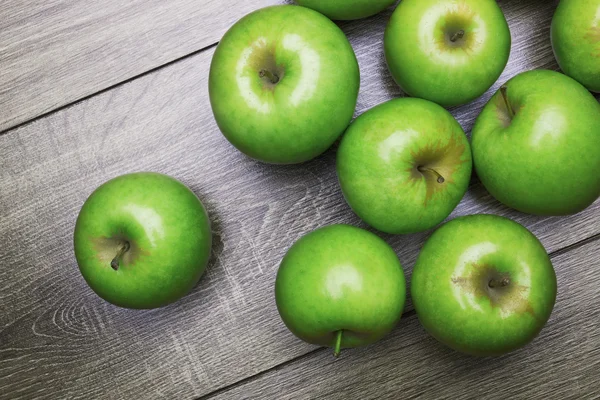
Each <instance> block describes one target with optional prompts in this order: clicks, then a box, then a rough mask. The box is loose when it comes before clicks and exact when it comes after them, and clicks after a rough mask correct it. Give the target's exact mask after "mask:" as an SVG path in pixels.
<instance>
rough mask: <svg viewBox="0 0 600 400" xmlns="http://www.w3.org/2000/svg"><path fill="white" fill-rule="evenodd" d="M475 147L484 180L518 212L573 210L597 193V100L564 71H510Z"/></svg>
mask: <svg viewBox="0 0 600 400" xmlns="http://www.w3.org/2000/svg"><path fill="white" fill-rule="evenodd" d="M471 146H472V149H473V161H474V165H475V170H476V172H477V175H479V178H480V179H481V182H482V183H483V184H484V186H485V187H486V188H487V190H488V191H489V192H490V193H491V194H492V196H494V197H495V198H496V199H498V200H499V201H501V202H502V203H504V204H506V205H507V206H509V207H512V208H514V209H517V210H519V211H522V212H525V213H530V214H537V215H567V214H574V213H577V212H579V211H581V210H583V209H585V208H586V207H588V206H589V205H590V204H592V203H593V202H594V201H595V200H596V199H597V198H598V196H599V195H600V179H599V178H598V174H597V173H596V171H598V170H600V104H598V101H597V100H596V99H594V97H593V96H592V95H591V94H590V92H588V91H587V90H586V89H585V88H584V87H583V86H581V85H580V84H579V83H577V82H576V81H575V80H573V79H571V78H569V77H568V76H566V75H563V74H560V73H558V72H554V71H547V70H535V71H529V72H524V73H522V74H520V75H517V76H516V77H514V78H512V79H511V80H510V81H508V83H506V85H504V86H503V87H502V88H501V89H500V90H499V91H498V92H497V93H496V94H495V95H494V96H493V97H492V98H491V99H490V101H489V102H488V104H486V106H485V107H484V108H483V111H482V112H481V114H480V115H479V117H478V118H477V120H476V122H475V125H474V127H473V131H472V142H471Z"/></svg>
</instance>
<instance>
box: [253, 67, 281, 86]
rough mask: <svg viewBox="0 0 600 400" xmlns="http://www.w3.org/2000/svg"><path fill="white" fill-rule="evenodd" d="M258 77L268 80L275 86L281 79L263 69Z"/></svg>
mask: <svg viewBox="0 0 600 400" xmlns="http://www.w3.org/2000/svg"><path fill="white" fill-rule="evenodd" d="M258 76H260V77H261V78H267V79H268V80H269V81H270V82H271V83H272V84H273V85H275V84H276V83H277V82H279V77H278V76H277V75H275V74H274V73H272V72H271V71H269V70H267V69H261V70H260V72H259V73H258Z"/></svg>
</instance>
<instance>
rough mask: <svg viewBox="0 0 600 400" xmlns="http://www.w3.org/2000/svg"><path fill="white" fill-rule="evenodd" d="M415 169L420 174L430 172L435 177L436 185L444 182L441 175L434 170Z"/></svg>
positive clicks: (425, 168)
mask: <svg viewBox="0 0 600 400" xmlns="http://www.w3.org/2000/svg"><path fill="white" fill-rule="evenodd" d="M417 169H418V170H419V172H421V173H422V172H432V173H433V174H434V175H436V176H437V183H444V182H446V180H445V179H444V177H443V176H442V175H440V173H439V172H437V171H436V170H435V169H432V168H427V167H417Z"/></svg>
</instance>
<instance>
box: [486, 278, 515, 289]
mask: <svg viewBox="0 0 600 400" xmlns="http://www.w3.org/2000/svg"><path fill="white" fill-rule="evenodd" d="M509 284H510V279H508V278H504V279H502V280H497V279H492V280H491V281H489V283H488V286H489V287H491V288H492V289H493V288H497V287H505V286H508V285H509Z"/></svg>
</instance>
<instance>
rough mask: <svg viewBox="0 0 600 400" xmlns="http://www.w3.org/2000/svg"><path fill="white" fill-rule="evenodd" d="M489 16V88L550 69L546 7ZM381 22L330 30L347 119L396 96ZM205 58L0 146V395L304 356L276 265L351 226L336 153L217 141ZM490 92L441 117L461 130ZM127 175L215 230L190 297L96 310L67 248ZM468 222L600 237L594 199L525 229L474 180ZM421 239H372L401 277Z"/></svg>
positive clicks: (170, 388)
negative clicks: (349, 105) (340, 51)
mask: <svg viewBox="0 0 600 400" xmlns="http://www.w3.org/2000/svg"><path fill="white" fill-rule="evenodd" d="M502 6H503V7H504V8H505V11H506V13H507V16H508V19H509V21H510V24H511V26H512V27H513V36H514V37H515V39H516V40H515V43H514V45H513V48H514V51H513V56H512V58H511V60H510V63H509V66H508V68H507V70H506V71H505V74H504V76H503V78H502V80H504V79H506V78H507V77H509V76H512V75H515V74H516V73H517V72H519V71H522V70H525V69H530V68H532V67H536V66H546V67H556V65H555V63H554V61H553V56H552V52H551V48H550V44H549V40H548V37H547V35H546V34H545V33H544V34H540V33H539V31H540V30H545V29H546V27H547V26H548V24H549V21H550V18H551V15H552V11H553V10H552V8H553V6H552V5H548V4H546V5H542V4H540V3H539V2H536V1H535V0H531V1H526V2H519V3H517V2H511V1H508V0H506V1H504V2H502ZM388 18H389V12H388V13H387V14H382V15H379V16H376V17H373V18H370V19H367V20H363V21H356V22H351V23H344V24H342V26H343V28H344V30H345V31H346V33H347V34H348V36H349V37H350V39H351V42H352V44H353V46H354V48H355V49H356V51H357V54H358V58H359V63H360V66H361V70H362V78H361V81H362V90H361V95H360V99H359V106H358V109H357V114H359V113H361V112H363V111H365V110H366V109H368V108H370V107H372V106H374V105H375V104H378V103H380V102H382V101H385V100H387V99H389V98H392V97H394V96H397V95H399V94H400V92H399V90H398V89H397V87H396V86H395V85H394V84H393V82H392V81H391V79H390V77H389V74H388V73H387V71H386V67H385V62H384V60H383V54H382V43H381V38H382V36H383V29H384V27H385V22H386V21H387V19H388ZM211 56H212V50H210V51H206V52H202V53H200V54H196V55H194V56H193V57H189V58H186V59H184V60H182V61H180V62H177V63H174V64H172V65H170V66H168V67H166V68H163V69H160V70H158V71H155V72H154V73H152V74H149V75H146V76H143V77H141V78H139V79H136V80H133V81H131V82H128V83H127V84H124V85H122V86H119V87H117V88H115V89H113V90H110V91H107V92H105V93H102V94H100V95H98V96H94V97H92V98H90V99H88V100H86V101H84V102H81V103H78V104H76V105H74V106H72V107H69V108H67V109H64V110H61V111H60V112H57V113H54V114H52V115H50V116H48V117H46V118H43V119H40V120H37V121H34V122H32V123H31V124H27V125H25V126H22V127H20V128H18V129H15V130H14V131H11V132H10V133H9V134H7V135H4V136H0V188H2V190H1V191H0V237H1V238H2V247H1V248H0V263H1V264H2V265H3V268H2V269H0V398H7V399H8V398H10V399H15V398H31V397H39V398H44V397H47V398H69V397H85V398H98V397H100V398H123V397H125V398H128V397H142V398H148V397H167V398H191V397H194V396H202V395H205V394H208V393H210V392H212V391H214V390H217V389H219V388H222V387H225V386H227V385H231V384H232V383H234V382H236V381H239V380H241V379H244V378H247V377H249V376H252V375H254V374H256V373H259V372H261V371H264V370H267V369H269V368H271V367H274V366H276V365H278V364H280V363H282V362H285V361H287V360H291V359H294V358H295V357H298V356H300V355H302V354H306V353H307V352H310V351H312V350H313V349H314V347H312V346H309V345H307V344H304V343H302V342H300V341H298V340H297V339H295V338H294V337H293V336H292V335H291V334H290V333H289V332H288V331H287V330H286V329H285V327H284V326H283V324H282V323H281V321H280V319H279V317H278V315H277V311H276V309H275V305H274V298H273V282H274V278H275V272H276V270H277V266H278V263H279V261H280V259H281V257H282V256H283V254H284V253H285V251H286V249H287V248H288V247H289V246H290V245H291V244H292V243H293V242H294V241H295V240H296V239H298V238H299V237H300V236H301V235H302V234H304V233H306V232H308V231H310V230H312V229H315V228H317V227H320V226H323V225H326V224H331V223H338V222H345V223H351V224H356V225H359V226H364V225H363V224H361V223H360V221H358V219H357V218H356V217H355V216H354V215H353V214H352V212H351V211H350V209H349V207H348V206H347V205H346V204H345V202H344V200H343V197H342V195H341V193H340V191H339V188H338V184H337V179H336V175H335V168H334V166H335V150H334V149H332V150H331V151H329V152H327V153H326V154H324V155H323V156H321V157H319V158H318V159H316V160H314V161H312V162H309V163H306V164H304V165H296V166H270V165H264V164H260V163H258V162H255V161H253V160H250V159H248V158H246V157H244V156H243V155H241V154H240V153H239V152H237V151H236V150H235V149H233V148H232V147H231V146H230V145H229V144H228V143H227V142H226V141H225V139H224V138H223V137H222V135H221V134H220V133H219V132H218V129H217V127H216V125H215V123H214V121H213V118H212V114H211V111H210V106H209V104H208V95H207V75H208V67H209V63H210V58H211ZM497 86H498V85H496V87H497ZM490 95H491V92H488V93H487V94H486V95H485V96H484V97H483V98H482V99H480V100H478V101H476V102H475V103H473V104H472V105H471V106H464V107H459V108H456V109H454V110H453V113H454V115H455V116H457V117H458V119H459V121H460V122H461V123H462V124H463V126H464V127H465V129H467V130H470V127H471V125H472V123H473V120H474V118H475V116H476V115H477V114H478V112H479V111H480V109H481V107H482V105H483V103H484V102H485V100H486V99H487V98H489V96H490ZM139 170H153V171H158V172H163V173H167V174H171V175H173V176H175V177H177V178H179V179H181V180H182V181H183V182H185V183H186V184H188V185H189V186H190V187H191V188H192V189H193V190H194V191H195V192H196V193H197V194H198V195H199V196H200V197H201V198H202V199H203V201H204V202H205V204H206V205H207V208H208V211H209V213H210V215H211V217H212V221H213V225H214V227H213V229H214V234H215V246H214V256H213V259H212V262H211V265H210V266H209V268H208V271H207V274H206V275H205V277H204V278H203V279H202V280H201V282H200V284H199V285H198V286H197V288H196V289H195V290H194V291H193V292H192V293H191V294H190V295H189V296H187V297H186V298H184V299H183V300H182V301H180V302H178V303H176V304H174V305H171V306H169V307H166V308H164V309H159V310H153V311H142V312H140V311H129V310H122V309H118V308H115V307H112V306H110V305H109V304H107V303H105V302H103V301H101V300H99V299H98V298H97V297H96V296H95V295H94V294H93V293H92V292H91V291H90V290H89V289H88V288H87V286H86V285H85V282H84V281H83V279H82V278H81V276H80V275H79V273H78V271H77V267H76V264H75V260H74V257H73V251H72V243H71V241H72V230H73V226H74V222H75V218H76V217H77V213H78V211H79V209H80V207H81V205H82V204H83V202H84V200H85V198H86V197H87V196H88V195H89V193H91V191H92V190H93V189H94V188H96V187H97V186H98V185H99V184H101V183H102V182H104V181H106V180H107V179H109V178H111V177H114V176H116V175H118V174H122V173H126V172H132V171H139ZM474 212H490V213H497V214H501V215H506V216H509V217H512V218H514V219H516V220H518V221H519V222H521V223H523V224H524V225H525V226H527V227H528V228H529V229H531V230H532V231H533V232H534V233H535V234H537V235H538V236H539V237H540V238H541V240H542V241H543V243H544V245H545V246H546V247H547V249H548V250H549V251H555V250H557V249H560V248H563V247H565V246H567V245H570V244H573V243H576V242H578V241H580V240H582V239H584V238H587V237H589V236H591V235H595V234H598V233H599V232H600V226H599V224H598V223H597V221H598V217H599V215H600V202H596V203H595V204H594V205H593V206H592V207H590V208H589V209H588V210H586V211H585V212H582V213H580V214H579V215H576V216H571V217H567V218H540V217H533V216H527V215H524V214H520V213H517V212H514V211H511V210H508V209H506V208H505V207H503V206H501V205H499V204H498V203H497V202H496V201H495V200H494V199H492V198H491V197H490V196H489V195H488V194H486V192H485V191H484V190H483V189H482V188H481V186H480V185H478V184H477V183H474V184H473V187H472V188H471V190H470V192H469V193H468V195H467V196H466V197H465V199H464V200H463V202H462V203H461V205H460V206H459V207H458V209H457V210H456V211H455V213H454V214H453V216H457V215H464V214H469V213H474ZM427 235H428V233H423V234H417V235H410V236H396V237H391V236H384V237H385V238H386V239H387V240H388V241H389V242H390V243H391V244H392V245H393V246H394V248H395V249H396V250H397V251H398V253H399V256H400V258H401V260H402V262H403V264H404V266H405V268H406V272H407V274H408V275H410V271H411V269H412V264H413V262H414V259H415V257H416V254H417V252H418V249H419V248H420V246H421V245H422V243H423V240H424V239H425V238H426V236H427ZM409 307H410V306H409Z"/></svg>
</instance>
